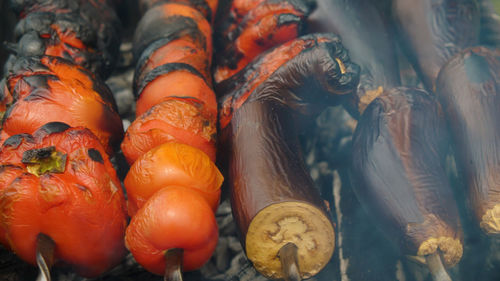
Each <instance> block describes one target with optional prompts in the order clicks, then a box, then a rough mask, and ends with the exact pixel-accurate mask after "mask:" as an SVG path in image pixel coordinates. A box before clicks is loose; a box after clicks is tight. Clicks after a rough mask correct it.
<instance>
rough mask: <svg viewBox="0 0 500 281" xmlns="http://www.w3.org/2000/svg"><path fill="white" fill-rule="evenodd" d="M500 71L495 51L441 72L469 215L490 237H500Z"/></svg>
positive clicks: (459, 60)
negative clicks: (499, 170)
mask: <svg viewBox="0 0 500 281" xmlns="http://www.w3.org/2000/svg"><path fill="white" fill-rule="evenodd" d="M499 70H500V59H499V53H498V52H497V51H490V50H488V49H486V48H481V47H475V48H470V49H466V50H464V51H462V52H460V53H459V54H458V55H456V56H455V57H454V58H453V59H451V60H450V61H449V62H448V63H447V64H446V65H445V66H444V67H443V69H442V70H441V72H440V73H439V76H438V83H437V90H436V93H437V95H438V97H439V100H440V102H441V104H442V105H443V110H444V112H445V113H446V116H447V119H448V124H449V126H450V128H451V132H452V133H453V137H454V138H453V140H454V145H455V154H456V156H457V164H458V165H459V167H461V170H462V171H463V174H464V178H465V181H466V186H467V193H468V196H467V197H468V201H469V206H470V209H471V211H472V213H473V215H474V218H475V220H476V221H477V223H478V224H479V225H480V226H481V228H482V230H483V231H484V232H485V233H487V234H490V235H494V234H499V233H500V219H499V218H500V186H499V185H498V180H497V177H498V171H497V169H498V167H499V161H500V160H499V159H500V150H499V149H500V148H499V147H498V145H499V144H498V138H499V136H500V127H499V124H498V122H499V120H500V115H499V110H498V105H499V104H500V99H499V97H498V89H499V84H498V83H499V82H498V81H499Z"/></svg>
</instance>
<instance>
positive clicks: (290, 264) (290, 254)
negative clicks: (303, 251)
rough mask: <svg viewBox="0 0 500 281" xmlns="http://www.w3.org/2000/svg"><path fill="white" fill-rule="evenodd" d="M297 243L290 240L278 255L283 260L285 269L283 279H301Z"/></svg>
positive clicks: (283, 268) (289, 280) (290, 280)
mask: <svg viewBox="0 0 500 281" xmlns="http://www.w3.org/2000/svg"><path fill="white" fill-rule="evenodd" d="M297 250H298V248H297V245H295V244H293V243H291V242H289V243H286V244H285V246H283V247H281V249H280V250H279V252H278V256H279V258H280V261H281V268H282V270H283V279H284V280H285V281H300V280H302V278H301V277H300V269H299V263H298V262H297Z"/></svg>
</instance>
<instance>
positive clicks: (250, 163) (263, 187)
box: [223, 101, 328, 244]
mask: <svg viewBox="0 0 500 281" xmlns="http://www.w3.org/2000/svg"><path fill="white" fill-rule="evenodd" d="M223 134H224V138H225V139H226V140H228V141H227V142H225V149H228V151H231V153H230V156H229V167H230V168H229V174H230V176H229V179H228V184H229V189H230V192H231V202H232V206H233V212H234V216H235V218H237V219H236V222H237V224H238V227H239V231H240V235H241V236H240V237H241V238H242V241H244V239H245V237H246V233H247V230H248V226H249V225H250V222H251V221H252V219H253V218H254V217H255V215H256V214H257V213H258V212H259V211H260V210H262V209H263V208H265V207H267V206H269V205H272V204H275V203H281V202H289V201H298V202H307V203H311V204H313V205H314V206H318V207H320V208H321V206H324V203H323V201H322V200H321V198H320V196H319V193H318V192H317V191H316V190H315V188H314V185H313V182H312V180H311V178H310V176H309V174H308V172H307V169H306V168H305V166H304V160H303V157H302V154H301V152H300V145H299V143H298V139H297V132H296V125H295V123H294V118H293V116H292V113H291V111H290V109H289V108H287V107H285V106H283V104H280V103H279V102H274V101H253V102H248V103H245V104H244V105H243V106H242V107H240V108H239V109H238V111H236V112H235V115H234V117H233V119H232V122H231V124H230V125H229V126H228V127H226V129H225V130H224V132H223ZM323 208H324V207H323ZM323 210H324V211H325V214H327V213H328V212H327V211H326V210H325V209H323ZM327 216H328V215H327ZM243 244H244V243H243Z"/></svg>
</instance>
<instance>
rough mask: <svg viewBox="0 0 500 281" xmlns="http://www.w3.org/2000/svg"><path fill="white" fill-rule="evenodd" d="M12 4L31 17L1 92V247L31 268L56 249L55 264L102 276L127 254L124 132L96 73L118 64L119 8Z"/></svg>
mask: <svg viewBox="0 0 500 281" xmlns="http://www.w3.org/2000/svg"><path fill="white" fill-rule="evenodd" d="M11 2H12V6H13V8H14V9H15V10H16V11H17V12H19V13H21V15H20V16H21V18H22V19H21V21H20V22H19V24H18V25H17V29H16V31H17V35H18V38H20V39H19V42H18V43H17V49H16V50H15V51H16V52H17V53H16V54H15V55H14V56H12V57H11V58H10V60H9V62H8V64H7V66H6V69H7V70H8V76H7V77H6V79H5V80H3V82H2V87H1V88H0V92H1V106H0V107H1V108H2V115H3V117H4V118H3V123H2V132H1V135H0V137H1V142H2V143H3V146H2V149H1V150H0V165H2V168H1V169H0V170H1V172H0V177H1V178H2V179H1V180H0V207H1V208H2V216H1V217H0V228H1V230H0V235H1V236H2V237H1V238H0V241H1V242H2V243H3V244H5V245H6V246H7V247H9V248H11V249H12V250H13V251H15V252H16V253H17V254H18V255H19V256H20V257H21V258H22V259H24V260H26V261H28V262H30V263H35V256H37V255H38V254H42V255H43V254H44V253H47V252H52V253H47V254H48V255H50V256H51V257H48V256H43V257H42V258H43V259H44V263H45V264H48V265H49V266H50V265H51V264H52V263H51V262H49V263H47V260H52V256H53V257H54V258H55V260H56V263H62V264H69V265H70V266H71V267H73V268H74V269H75V271H76V272H77V273H79V274H80V275H83V276H88V277H95V276H98V275H100V274H102V273H103V272H104V271H106V270H109V269H110V268H111V267H113V266H115V265H116V264H117V263H119V262H120V260H121V258H123V257H124V255H125V253H126V251H125V246H124V241H123V236H124V232H125V226H126V210H125V201H124V195H123V192H122V190H121V185H120V182H119V180H118V178H117V176H116V172H115V171H114V170H113V167H112V165H111V163H110V161H109V159H108V154H109V155H111V154H112V153H113V149H114V148H116V144H117V143H118V142H119V141H120V140H121V137H122V136H123V127H122V123H121V120H120V118H119V116H118V114H117V112H116V105H115V102H114V100H113V96H112V94H111V92H110V90H109V89H108V88H107V86H106V85H105V84H104V83H103V82H101V80H99V77H96V76H95V75H94V74H92V73H91V72H90V71H93V72H96V73H97V75H101V76H106V75H107V74H108V73H109V71H110V68H111V66H112V64H113V63H112V61H114V60H116V54H117V53H118V52H116V48H117V47H118V45H119V44H118V42H117V39H118V37H117V35H118V33H117V32H116V28H115V27H116V26H114V24H115V17H114V12H113V11H112V10H110V9H109V7H108V6H107V5H106V2H105V1H67V0H53V1H31V0H27V1H22V0H21V1H11ZM96 16H97V18H96ZM85 67H88V68H89V69H90V71H89V69H86V68H85ZM56 121H57V122H56ZM61 121H62V122H65V123H61ZM71 126H73V127H75V128H72V127H71ZM41 237H42V238H43V239H41ZM44 243H49V244H50V245H52V246H53V247H45V246H47V245H49V244H44ZM49 248H52V249H53V251H45V250H44V249H49ZM42 252H43V253H42ZM45 258H47V260H45ZM37 263H38V259H37ZM44 272H45V274H44V275H47V274H46V271H44ZM46 277H47V276H46Z"/></svg>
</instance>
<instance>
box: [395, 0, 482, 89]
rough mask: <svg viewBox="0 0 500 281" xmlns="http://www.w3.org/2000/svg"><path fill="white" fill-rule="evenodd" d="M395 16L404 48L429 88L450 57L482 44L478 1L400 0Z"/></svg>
mask: <svg viewBox="0 0 500 281" xmlns="http://www.w3.org/2000/svg"><path fill="white" fill-rule="evenodd" d="M393 16H394V18H395V21H396V27H397V29H398V31H399V35H400V37H401V43H402V46H403V47H404V48H403V49H404V50H405V52H406V55H407V56H408V57H409V58H410V62H411V63H412V64H413V66H414V68H415V70H416V71H417V73H418V74H419V76H420V78H421V79H422V82H423V83H424V85H425V87H426V88H427V89H428V90H429V91H434V90H435V89H436V79H437V76H438V73H439V70H440V69H441V67H443V65H444V64H445V63H446V62H447V61H448V60H449V59H451V58H452V57H453V56H454V55H455V54H457V53H458V52H460V51H461V50H463V49H464V48H467V47H472V46H476V45H477V44H478V43H479V33H480V9H479V5H478V2H477V1H476V0H441V1H433V0H426V1H412V0H396V1H394V2H393Z"/></svg>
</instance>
